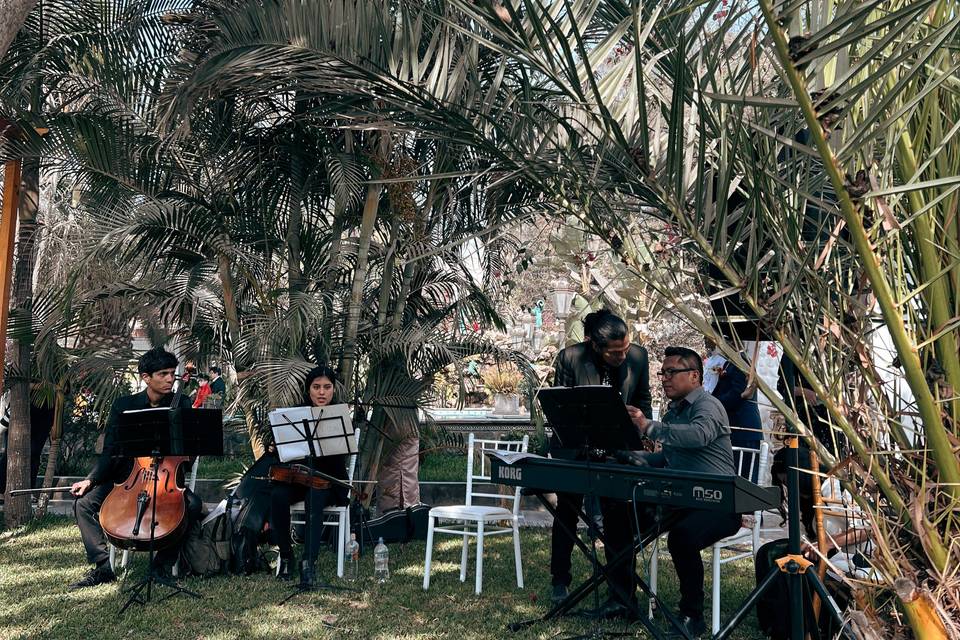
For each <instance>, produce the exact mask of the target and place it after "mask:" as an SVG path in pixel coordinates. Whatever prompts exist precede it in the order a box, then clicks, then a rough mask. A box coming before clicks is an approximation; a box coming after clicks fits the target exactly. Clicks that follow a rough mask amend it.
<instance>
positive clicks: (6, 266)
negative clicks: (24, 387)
mask: <svg viewBox="0 0 960 640" xmlns="http://www.w3.org/2000/svg"><path fill="white" fill-rule="evenodd" d="M21 168H22V165H21V162H20V160H19V159H17V160H8V161H7V165H6V168H5V171H4V176H3V217H2V218H0V391H2V389H3V373H4V366H3V365H4V363H5V361H6V360H5V358H6V355H7V321H8V320H9V318H10V291H11V289H12V288H13V247H14V245H15V244H16V236H17V212H18V211H19V210H20V182H21V178H20V172H21Z"/></svg>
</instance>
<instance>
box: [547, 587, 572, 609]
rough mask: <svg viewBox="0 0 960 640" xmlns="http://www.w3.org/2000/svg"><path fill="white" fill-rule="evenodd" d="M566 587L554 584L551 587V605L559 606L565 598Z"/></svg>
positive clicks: (566, 593)
mask: <svg viewBox="0 0 960 640" xmlns="http://www.w3.org/2000/svg"><path fill="white" fill-rule="evenodd" d="M567 595H569V594H568V592H567V585H565V584H555V585H553V591H552V592H551V593H550V602H552V603H553V604H560V603H561V602H563V601H564V600H566V598H567Z"/></svg>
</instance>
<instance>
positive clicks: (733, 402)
mask: <svg viewBox="0 0 960 640" xmlns="http://www.w3.org/2000/svg"><path fill="white" fill-rule="evenodd" d="M703 342H704V345H705V346H706V351H707V359H706V360H705V361H704V363H703V388H704V389H706V390H707V391H708V392H709V393H711V394H712V395H713V397H714V398H716V399H717V400H719V401H720V403H721V404H722V405H723V408H724V409H725V410H726V412H727V417H728V418H730V427H731V431H730V442H731V444H732V445H733V446H734V447H747V448H750V449H759V448H760V442H761V441H762V440H763V437H762V436H763V434H762V433H761V431H760V429H761V425H760V410H759V409H758V408H757V390H756V388H755V387H753V388H751V389H749V390H748V389H747V387H748V385H747V376H745V375H744V374H743V372H742V371H740V369H738V368H737V367H736V366H735V365H734V364H733V363H732V362H730V361H729V360H727V358H726V356H724V355H723V354H722V353H721V352H720V350H719V349H718V348H717V344H716V343H715V342H714V341H713V340H711V339H710V338H704V340H703ZM745 395H746V397H744V396H745Z"/></svg>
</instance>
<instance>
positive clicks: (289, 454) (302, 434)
mask: <svg viewBox="0 0 960 640" xmlns="http://www.w3.org/2000/svg"><path fill="white" fill-rule="evenodd" d="M270 428H271V429H272V431H273V439H274V443H275V444H276V445H277V455H278V456H279V457H280V461H281V462H292V461H296V460H306V461H307V464H308V466H309V467H310V468H311V470H312V469H313V468H314V467H315V466H316V464H315V463H316V460H317V458H324V457H327V456H337V455H349V454H355V453H357V442H356V438H355V436H354V432H353V424H352V423H351V421H350V410H349V407H348V406H347V405H345V404H336V405H327V406H323V407H289V408H286V409H275V410H274V411H271V412H270ZM312 473H314V474H316V475H317V476H319V477H321V478H323V479H325V480H327V481H328V482H330V483H331V484H335V485H339V486H342V487H345V488H346V489H348V490H349V491H352V490H353V487H352V486H351V485H350V483H348V482H344V481H343V480H341V479H339V478H334V477H332V476H330V475H327V474H324V473H321V472H319V471H312ZM310 491H313V489H311V488H309V487H308V488H307V495H306V497H305V498H304V501H303V506H304V518H305V520H306V525H305V527H304V537H305V538H306V540H305V542H307V543H310V540H311V539H312V538H311V533H312V531H313V518H312V509H311V504H310V503H311V502H312V499H311V496H310V493H309V492H310ZM303 567H307V568H309V570H310V574H311V575H313V576H314V582H312V583H308V582H306V581H304V580H303V569H302V568H303ZM313 569H314V566H313V559H312V558H308V559H307V560H304V561H303V562H302V564H301V579H300V582H299V583H298V584H297V585H296V586H295V587H294V590H293V593H291V594H290V595H288V596H287V597H286V598H284V599H283V600H281V601H280V604H285V603H286V602H287V601H289V600H290V599H292V598H293V597H294V596H297V595H299V594H301V593H307V592H310V591H319V590H337V591H356V589H353V588H351V587H342V586H337V585H332V584H329V583H325V582H318V581H316V576H315V575H314V571H313Z"/></svg>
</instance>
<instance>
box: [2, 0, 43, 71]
mask: <svg viewBox="0 0 960 640" xmlns="http://www.w3.org/2000/svg"><path fill="white" fill-rule="evenodd" d="M35 4H37V0H0V16H3V19H2V20H0V59H3V56H5V55H6V54H7V49H9V48H10V45H11V44H13V39H14V38H15V37H16V36H17V31H19V30H20V27H22V26H23V23H24V21H25V20H26V19H27V16H28V15H30V12H31V11H33V7H34V5H35Z"/></svg>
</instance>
